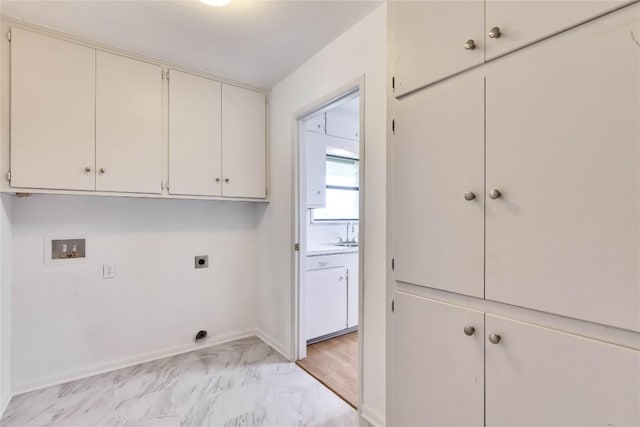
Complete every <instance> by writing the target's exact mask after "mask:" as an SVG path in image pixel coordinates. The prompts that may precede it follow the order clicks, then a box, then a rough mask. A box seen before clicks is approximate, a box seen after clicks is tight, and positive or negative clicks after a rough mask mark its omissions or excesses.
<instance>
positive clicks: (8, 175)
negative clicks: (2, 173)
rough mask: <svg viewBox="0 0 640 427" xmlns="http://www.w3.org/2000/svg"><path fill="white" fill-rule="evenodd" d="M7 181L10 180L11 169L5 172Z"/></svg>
mask: <svg viewBox="0 0 640 427" xmlns="http://www.w3.org/2000/svg"><path fill="white" fill-rule="evenodd" d="M7 181H9V182H11V171H9V172H7Z"/></svg>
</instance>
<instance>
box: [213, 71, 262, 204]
mask: <svg viewBox="0 0 640 427" xmlns="http://www.w3.org/2000/svg"><path fill="white" fill-rule="evenodd" d="M265 120H266V114H265V95H264V93H261V92H255V91H253V90H248V89H243V88H240V87H236V86H231V85H227V84H223V85H222V174H223V175H222V176H223V178H224V182H223V185H222V195H223V196H228V197H252V198H264V197H265V196H266V176H265V173H266V172H265V167H266V144H265Z"/></svg>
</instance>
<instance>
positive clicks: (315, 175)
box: [304, 131, 327, 208]
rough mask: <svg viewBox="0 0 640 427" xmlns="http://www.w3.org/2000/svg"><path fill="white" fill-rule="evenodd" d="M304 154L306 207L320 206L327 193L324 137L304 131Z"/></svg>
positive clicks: (324, 200) (323, 204)
mask: <svg viewBox="0 0 640 427" xmlns="http://www.w3.org/2000/svg"><path fill="white" fill-rule="evenodd" d="M304 149H305V156H306V161H307V167H306V171H305V172H306V180H307V207H308V208H322V207H324V206H325V204H326V195H327V194H326V193H327V143H326V137H325V136H324V135H322V134H318V133H315V132H310V131H306V132H305V147H304Z"/></svg>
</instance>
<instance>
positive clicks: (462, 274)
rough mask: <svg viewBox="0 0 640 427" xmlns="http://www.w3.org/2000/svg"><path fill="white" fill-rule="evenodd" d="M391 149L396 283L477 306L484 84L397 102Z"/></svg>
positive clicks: (444, 88) (470, 82) (452, 86)
mask: <svg viewBox="0 0 640 427" xmlns="http://www.w3.org/2000/svg"><path fill="white" fill-rule="evenodd" d="M461 118H464V125H461V123H460V121H461ZM393 144H394V149H395V156H394V157H395V158H394V161H395V167H394V170H395V191H394V194H395V208H394V212H395V213H394V217H395V249H394V251H395V252H394V256H395V272H394V277H395V279H396V280H398V281H401V282H406V283H412V284H416V285H421V286H427V287H431V288H437V289H442V290H446V291H450V292H456V293H462V294H467V295H473V296H476V297H479V298H482V297H483V296H484V289H483V273H484V231H483V229H484V191H483V187H484V82H483V78H482V77H481V76H465V77H463V78H461V79H456V81H454V82H452V81H447V82H443V84H441V85H437V86H434V87H432V88H430V89H429V90H427V91H423V92H420V93H417V94H414V95H411V96H408V97H406V98H404V99H403V100H402V101H401V102H399V103H398V105H397V106H396V112H395V137H394V142H393Z"/></svg>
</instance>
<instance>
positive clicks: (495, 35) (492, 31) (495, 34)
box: [489, 27, 502, 39]
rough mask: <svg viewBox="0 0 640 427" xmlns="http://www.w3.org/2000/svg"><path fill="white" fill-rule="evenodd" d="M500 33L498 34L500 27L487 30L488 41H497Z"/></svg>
mask: <svg viewBox="0 0 640 427" xmlns="http://www.w3.org/2000/svg"><path fill="white" fill-rule="evenodd" d="M501 35H502V33H501V32H500V27H493V28H492V29H490V30H489V38H490V39H499V38H500V36H501Z"/></svg>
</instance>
